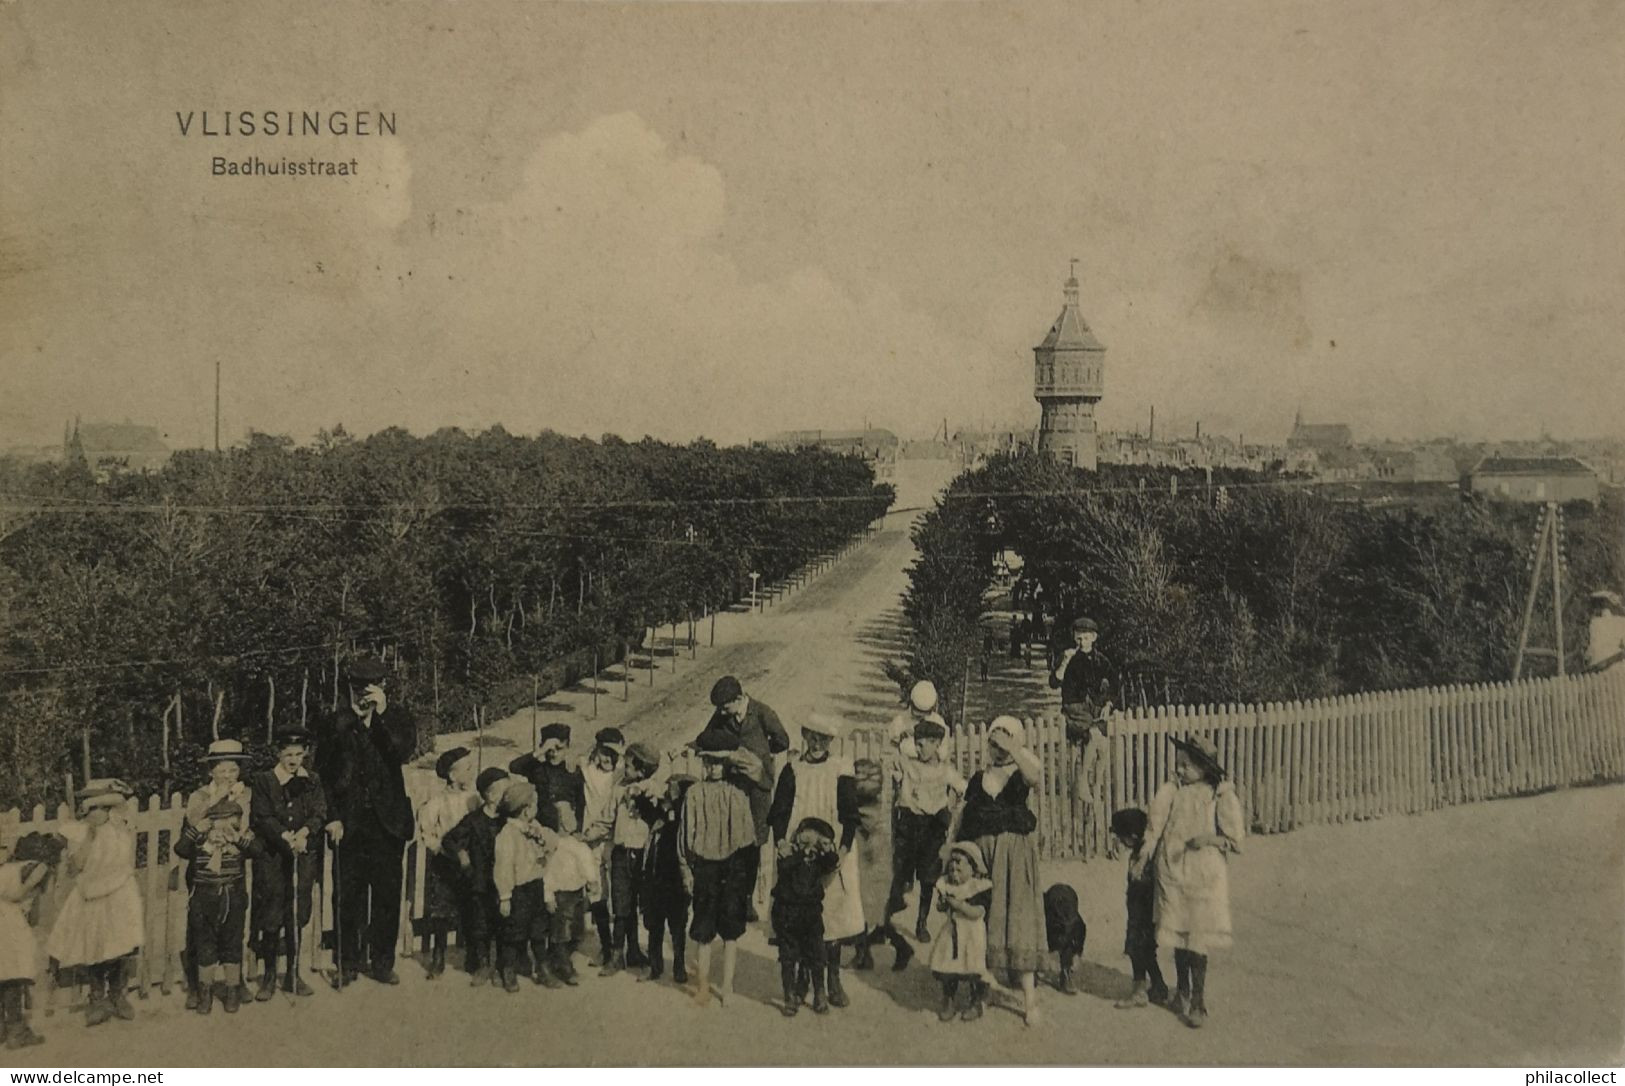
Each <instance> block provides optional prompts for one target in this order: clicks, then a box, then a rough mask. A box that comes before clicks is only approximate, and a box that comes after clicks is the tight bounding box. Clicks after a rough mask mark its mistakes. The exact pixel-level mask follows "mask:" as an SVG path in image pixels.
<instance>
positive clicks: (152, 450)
mask: <svg viewBox="0 0 1625 1086" xmlns="http://www.w3.org/2000/svg"><path fill="white" fill-rule="evenodd" d="M74 433H75V434H76V435H77V437H78V440H79V447H80V448H81V449H83V450H84V453H85V462H86V463H88V464H89V465H90V466H91V468H92V469H96V470H100V471H105V470H114V469H123V470H128V471H157V470H158V469H159V468H161V467H163V466H164V465H165V464H166V463H168V462H169V452H170V450H169V446H168V445H165V444H164V442H163V439H162V438H161V437H160V436H159V433H158V428H157V427H156V426H141V425H139V424H137V423H133V422H91V423H86V424H84V425H83V426H76V427H75V430H74Z"/></svg>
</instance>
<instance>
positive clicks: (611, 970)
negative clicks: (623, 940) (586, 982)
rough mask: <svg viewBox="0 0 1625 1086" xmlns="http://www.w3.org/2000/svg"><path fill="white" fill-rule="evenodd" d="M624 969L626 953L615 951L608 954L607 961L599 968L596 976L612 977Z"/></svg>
mask: <svg viewBox="0 0 1625 1086" xmlns="http://www.w3.org/2000/svg"><path fill="white" fill-rule="evenodd" d="M625 968H626V951H624V950H620V949H617V950H615V951H614V952H613V953H612V954H610V956H609V961H607V962H605V963H604V964H603V965H602V966H600V967H599V969H598V975H599V976H601V977H613V976H614V975H615V974H616V973H619V972H620V971H621V970H623V969H625Z"/></svg>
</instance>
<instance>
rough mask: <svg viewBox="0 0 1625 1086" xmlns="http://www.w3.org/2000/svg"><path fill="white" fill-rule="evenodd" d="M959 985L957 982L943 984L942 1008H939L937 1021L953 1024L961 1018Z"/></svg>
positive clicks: (948, 981)
mask: <svg viewBox="0 0 1625 1086" xmlns="http://www.w3.org/2000/svg"><path fill="white" fill-rule="evenodd" d="M958 997H959V984H958V982H957V981H952V980H945V981H943V982H942V1006H941V1007H938V1008H937V1021H939V1022H952V1021H953V1020H954V1019H955V1018H958V1017H959V998H958Z"/></svg>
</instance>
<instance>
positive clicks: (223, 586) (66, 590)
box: [0, 429, 892, 806]
mask: <svg viewBox="0 0 1625 1086" xmlns="http://www.w3.org/2000/svg"><path fill="white" fill-rule="evenodd" d="M0 490H3V491H4V494H5V497H0V513H3V514H4V516H3V519H0V537H3V540H0V608H3V611H0V614H3V615H4V623H3V630H0V673H3V682H4V687H3V689H0V806H8V805H10V804H11V803H13V802H18V801H22V802H33V801H35V800H38V799H41V798H45V797H47V796H53V795H60V794H61V781H62V774H63V773H64V772H65V771H67V770H70V769H72V770H74V771H76V772H77V771H78V769H79V765H80V750H81V739H82V733H83V732H84V731H85V730H86V729H88V731H89V735H90V740H91V744H90V745H91V750H92V754H93V768H94V769H95V771H96V772H97V773H102V772H117V773H119V774H121V775H124V776H126V777H129V778H133V782H132V783H136V784H138V785H140V786H141V787H142V788H143V789H146V788H149V787H150V788H156V787H163V786H164V785H165V783H166V782H165V781H164V780H163V779H162V778H163V773H162V767H161V753H160V749H159V748H160V746H161V739H160V720H161V718H162V716H163V714H164V710H165V707H166V705H168V704H169V700H170V698H171V697H172V696H173V695H174V694H176V693H179V695H180V697H181V699H182V703H183V716H184V721H185V733H184V734H185V737H186V739H187V740H189V741H193V742H195V741H197V740H199V739H200V738H206V737H207V735H208V732H209V727H210V721H211V718H212V716H213V704H212V702H211V697H212V696H214V695H218V694H220V693H222V692H223V693H224V695H225V697H224V703H223V710H222V721H221V732H222V734H227V735H244V736H263V735H264V734H265V731H266V730H267V728H268V727H269V726H270V725H271V724H272V723H274V722H277V721H284V720H295V721H297V720H298V719H299V718H300V712H301V693H302V692H304V698H303V702H304V707H305V710H306V711H307V712H308V713H315V712H318V711H325V710H327V709H329V708H330V706H331V704H332V701H333V698H334V686H333V684H334V659H335V654H337V655H338V656H339V657H348V656H350V655H353V654H356V653H360V652H382V653H384V654H385V655H386V656H387V657H388V658H389V659H390V660H391V661H392V662H393V663H394V664H395V666H396V669H397V676H398V685H399V687H400V688H401V692H400V695H399V696H401V697H402V698H403V699H404V701H405V702H406V703H407V704H408V705H410V706H412V707H413V709H414V711H415V712H417V713H418V715H419V717H420V719H421V721H422V723H421V724H420V731H421V732H422V733H424V734H425V735H431V734H432V733H433V732H434V731H435V730H436V729H442V730H453V729H462V728H467V727H470V726H471V724H472V719H473V709H474V707H475V706H476V705H482V706H487V707H489V708H490V710H491V712H492V713H493V714H494V716H493V719H494V718H495V716H499V715H501V714H502V713H503V712H505V711H509V710H511V709H512V708H515V707H516V705H515V704H512V703H513V702H514V701H515V699H516V698H521V695H522V702H523V703H528V701H529V697H530V689H531V677H532V676H537V677H539V678H540V680H541V689H542V691H543V692H544V693H546V692H549V691H551V690H553V689H556V688H558V687H560V686H565V685H568V684H569V683H571V682H574V681H576V680H577V679H578V678H579V677H580V676H581V674H582V673H583V671H584V670H585V669H586V667H587V661H590V659H591V654H592V651H593V648H594V647H595V646H596V647H597V649H598V650H599V653H600V656H601V658H602V660H603V661H604V662H606V663H608V662H612V661H613V660H615V659H616V658H617V657H618V655H619V652H620V647H621V646H622V645H623V644H625V643H627V642H628V641H630V642H631V643H633V644H637V643H638V642H639V640H640V638H641V632H642V630H643V628H644V627H645V626H647V625H648V624H650V623H656V622H658V623H667V622H670V621H671V620H673V619H677V620H679V621H682V620H684V619H686V617H687V615H688V614H689V613H691V612H692V613H694V614H696V615H697V614H699V613H701V612H702V611H703V610H704V609H706V608H717V607H721V606H726V605H727V604H729V603H731V602H732V601H734V600H736V599H738V598H740V597H741V595H742V594H743V593H745V592H747V591H748V590H749V585H750V581H749V576H748V575H749V573H750V572H752V571H755V572H759V573H760V574H762V577H763V579H764V582H765V581H772V580H774V579H776V578H779V577H781V576H783V575H784V574H786V573H788V572H790V571H791V570H793V569H795V568H797V567H799V566H800V565H802V564H804V563H805V562H806V561H807V559H808V558H810V557H811V556H812V555H814V554H817V553H820V552H824V551H828V550H831V549H834V548H835V547H837V546H838V545H839V544H841V543H843V542H844V541H846V540H847V539H849V538H850V537H852V536H853V535H854V534H856V533H857V532H859V531H861V530H862V529H863V527H864V526H865V525H867V524H868V523H870V522H871V521H872V520H874V519H875V518H876V517H878V516H879V515H880V514H881V513H883V512H884V511H885V509H886V508H887V507H888V506H889V505H890V503H891V498H892V494H891V489H890V488H889V487H887V486H877V485H876V484H875V482H874V478H873V474H872V472H871V471H870V469H869V467H868V466H867V465H865V464H863V463H862V462H860V461H857V460H853V459H849V458H845V457H839V456H834V455H830V454H825V453H818V452H814V451H811V450H802V451H798V452H776V451H768V450H761V449H741V448H727V449H723V448H717V447H716V446H714V445H712V444H710V443H708V442H703V441H702V442H696V443H694V444H691V445H686V446H674V445H667V444H662V443H659V442H655V441H652V440H645V441H642V442H638V443H635V444H632V443H627V442H625V441H621V440H620V439H618V438H614V437H605V438H603V439H602V440H601V441H590V440H586V439H574V438H566V437H562V436H559V435H555V434H543V435H541V436H539V437H534V438H521V437H516V436H512V435H510V434H507V433H505V432H503V431H502V430H500V429H498V430H492V431H487V432H485V433H481V434H478V435H469V434H465V433H462V432H461V431H455V430H448V431H441V432H439V433H436V434H434V435H433V436H431V437H427V438H417V437H413V436H412V435H410V434H407V433H405V432H404V431H400V430H387V431H384V432H382V433H379V434H376V435H373V436H372V437H370V438H367V439H365V440H359V441H358V440H353V439H351V438H350V437H348V436H347V435H346V434H344V432H343V431H342V429H336V430H334V431H332V432H324V433H323V434H322V435H321V437H320V439H319V440H318V441H317V442H316V443H315V444H314V445H313V446H311V447H294V446H293V444H292V442H291V441H289V440H287V439H285V438H276V437H270V436H267V435H254V436H253V438H252V439H251V440H250V441H249V442H248V443H247V445H246V446H245V447H242V448H237V449H233V450H231V451H229V452H225V453H219V454H214V453H204V452H184V453H179V454H177V455H176V456H175V457H174V458H173V459H172V460H171V462H170V463H169V464H168V466H167V467H166V468H165V469H164V470H163V471H161V472H158V473H153V474H122V475H115V476H114V477H113V478H111V479H109V480H106V481H104V482H101V483H98V482H97V481H96V480H95V479H94V478H93V477H92V476H91V474H90V472H89V471H88V470H87V469H86V468H85V467H84V465H83V464H82V463H69V464H66V465H54V466H31V467H20V466H17V465H8V466H5V467H0ZM42 506H43V511H42V508H41V507H42ZM133 661H141V662H143V663H141V664H140V666H131V664H132V662H133ZM273 684H274V696H275V700H274V706H273V704H272V692H273ZM176 753H178V748H177V752H176ZM171 763H172V769H173V768H174V766H175V764H176V759H175V758H173V757H172V759H171ZM168 783H171V784H174V783H179V784H185V783H187V782H185V781H178V780H176V779H175V775H174V774H173V773H172V775H171V780H170V781H169V782H168Z"/></svg>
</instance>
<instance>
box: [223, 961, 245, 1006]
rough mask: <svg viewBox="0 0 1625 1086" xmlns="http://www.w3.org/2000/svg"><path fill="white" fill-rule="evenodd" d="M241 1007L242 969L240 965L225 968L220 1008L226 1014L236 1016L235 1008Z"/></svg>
mask: <svg viewBox="0 0 1625 1086" xmlns="http://www.w3.org/2000/svg"><path fill="white" fill-rule="evenodd" d="M242 1005H243V967H242V966H241V965H228V966H226V985H225V991H224V992H222V993H221V996H220V1007H221V1009H222V1010H224V1011H225V1012H226V1013H227V1014H236V1013H237V1008H238V1007H240V1006H242Z"/></svg>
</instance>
